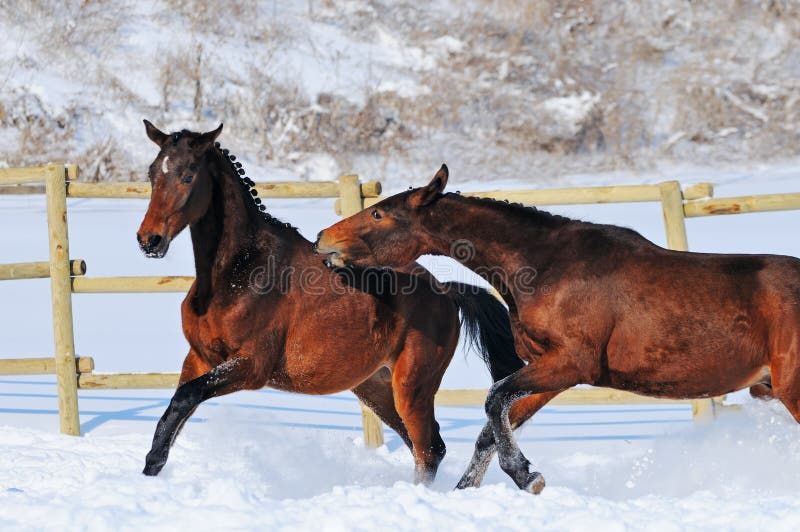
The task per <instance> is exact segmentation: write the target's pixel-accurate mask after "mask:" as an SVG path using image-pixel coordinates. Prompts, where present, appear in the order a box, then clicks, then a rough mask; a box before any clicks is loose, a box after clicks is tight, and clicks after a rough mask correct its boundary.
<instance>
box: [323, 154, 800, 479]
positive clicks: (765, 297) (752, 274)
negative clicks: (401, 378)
mask: <svg viewBox="0 0 800 532" xmlns="http://www.w3.org/2000/svg"><path fill="white" fill-rule="evenodd" d="M447 179H448V171H447V167H446V166H444V165H443V166H442V168H441V169H440V170H439V172H437V174H436V175H435V177H434V178H433V180H432V181H431V182H430V184H428V185H427V186H425V187H422V188H417V189H413V190H410V191H407V192H404V193H401V194H397V195H395V196H392V197H390V198H388V199H385V200H383V201H381V202H380V203H378V204H376V205H375V206H374V207H373V208H371V209H369V210H366V211H363V212H361V213H359V214H356V215H354V216H352V217H350V218H347V219H345V220H342V221H341V222H339V223H337V224H335V225H333V226H332V227H330V228H328V229H325V230H324V231H322V232H321V233H320V234H319V237H318V240H317V250H318V252H319V253H322V254H326V255H328V256H329V259H328V260H329V263H330V264H334V265H343V264H360V265H376V264H377V265H385V266H391V267H398V266H401V265H404V264H408V263H409V262H411V261H413V260H415V259H416V258H417V257H418V256H420V255H422V254H438V255H451V256H453V257H454V258H456V259H460V260H461V262H462V263H463V264H464V265H465V266H467V267H468V268H470V269H472V270H474V271H475V272H477V273H478V274H480V275H482V276H483V277H484V278H486V280H487V281H489V282H490V283H491V284H492V285H494V287H495V288H496V289H497V290H498V291H499V292H500V294H501V295H502V296H503V298H504V299H505V301H506V302H507V303H508V305H509V311H510V314H511V323H512V329H513V331H514V342H515V345H516V351H517V354H518V355H519V356H520V357H521V358H523V359H524V360H525V361H527V365H526V366H525V367H524V368H522V369H520V370H519V371H517V372H516V373H514V374H513V375H511V376H509V377H507V378H505V379H503V380H502V381H499V382H497V383H495V384H494V386H492V388H491V390H490V391H489V396H488V398H487V400H486V413H487V416H488V423H487V425H486V427H484V429H483V431H482V432H481V434H480V436H479V437H478V441H477V443H476V445H475V453H474V455H473V458H472V461H471V463H470V464H469V467H468V468H467V471H466V472H465V473H464V476H463V477H462V479H461V481H460V482H459V484H458V487H460V488H464V487H470V486H478V485H480V482H481V480H482V479H483V475H484V473H485V471H486V467H487V466H488V464H489V461H490V460H491V458H492V455H493V454H494V451H495V448H496V450H497V452H498V454H499V459H500V467H501V468H502V469H503V470H504V471H505V472H506V473H508V474H509V476H511V478H512V479H514V482H515V483H516V484H517V485H518V486H519V487H520V488H522V489H525V490H529V491H531V492H533V493H538V492H539V491H541V490H542V488H543V487H544V478H543V477H542V475H541V474H539V473H537V472H531V471H530V470H529V466H530V462H529V461H528V460H527V459H526V458H525V456H524V455H523V454H522V452H521V451H520V449H519V447H518V446H517V444H516V443H515V442H514V439H513V434H512V430H513V429H514V428H516V427H518V426H519V425H521V424H522V423H523V422H525V421H526V420H527V419H528V418H530V417H531V416H532V415H533V414H534V413H535V412H536V411H537V410H539V409H540V408H541V407H542V406H544V405H545V404H546V403H547V402H548V401H549V400H550V399H552V398H553V397H555V396H556V395H558V394H559V393H560V392H562V391H563V390H566V389H568V388H571V387H572V386H575V385H577V384H591V385H595V386H605V387H610V388H616V389H619V390H628V391H631V392H635V393H639V394H643V395H650V396H656V397H664V398H673V399H689V398H701V397H713V396H717V395H722V394H725V393H728V392H732V391H734V390H738V389H741V388H745V387H748V386H750V387H751V393H752V394H753V395H761V396H764V395H770V396H773V395H774V397H777V398H778V399H780V400H781V401H782V402H783V404H784V405H786V408H788V409H789V411H790V412H791V414H792V415H793V416H794V418H795V419H796V420H797V421H798V422H800V260H798V259H796V258H794V257H786V256H778V255H722V254H709V253H688V252H680V251H671V250H668V249H664V248H661V247H659V246H657V245H655V244H653V243H651V242H650V241H648V240H647V239H645V238H644V237H642V236H641V235H640V234H639V233H637V232H635V231H633V230H631V229H625V228H622V227H617V226H613V225H598V224H593V223H587V222H582V221H578V220H572V219H569V218H565V217H562V216H554V215H551V214H548V213H546V212H542V211H539V210H536V209H535V208H527V207H523V206H521V205H515V204H507V203H504V202H499V201H494V200H488V199H478V198H468V197H462V196H460V195H458V194H450V193H448V194H443V193H442V191H443V189H444V187H445V185H446V184H447ZM465 248H466V249H467V251H466V252H465V251H464V250H465ZM533 269H535V270H534V273H535V275H531V270H533ZM523 274H524V275H523Z"/></svg>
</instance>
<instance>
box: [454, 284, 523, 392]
mask: <svg viewBox="0 0 800 532" xmlns="http://www.w3.org/2000/svg"><path fill="white" fill-rule="evenodd" d="M442 284H444V285H445V287H446V293H447V294H448V295H449V296H450V297H452V298H453V301H454V302H455V304H456V306H458V310H460V311H461V324H462V325H463V326H464V328H465V330H466V334H467V341H468V343H470V344H471V345H472V346H474V347H475V348H476V349H477V350H478V353H479V354H480V356H481V358H482V359H483V361H484V362H486V365H487V366H488V368H489V373H491V375H492V380H493V381H494V382H497V381H499V380H500V379H504V378H506V377H508V376H509V375H511V374H512V373H515V372H516V371H518V370H519V369H520V368H522V367H523V366H524V365H525V363H524V362H523V361H522V360H521V359H520V358H519V357H518V356H517V350H516V349H515V348H514V337H513V335H512V333H511V322H510V321H509V319H508V310H506V307H505V306H504V305H503V304H502V303H501V302H500V301H499V300H498V299H497V298H496V297H494V296H493V295H492V294H491V293H489V291H488V290H485V289H483V288H480V287H479V286H474V285H470V284H465V283H458V282H454V281H451V282H447V283H442Z"/></svg>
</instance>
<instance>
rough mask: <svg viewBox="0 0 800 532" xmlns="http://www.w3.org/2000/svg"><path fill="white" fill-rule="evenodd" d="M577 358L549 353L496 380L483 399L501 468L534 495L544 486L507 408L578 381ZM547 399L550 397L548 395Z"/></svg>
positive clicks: (560, 389) (565, 387) (556, 391)
mask: <svg viewBox="0 0 800 532" xmlns="http://www.w3.org/2000/svg"><path fill="white" fill-rule="evenodd" d="M577 366H578V364H576V359H575V358H572V357H569V356H564V355H563V354H561V353H557V352H550V353H547V354H545V355H543V356H542V357H541V358H540V359H538V360H536V361H534V362H531V363H530V364H528V365H527V366H525V367H524V368H522V369H520V370H519V371H517V372H516V373H514V374H512V375H510V376H508V377H506V378H505V379H503V380H501V381H498V382H496V383H495V384H494V385H493V386H492V388H491V389H490V390H489V395H488V397H487V398H486V415H487V417H488V418H489V424H490V425H491V428H492V432H493V433H494V441H495V445H496V446H497V455H498V458H499V460H500V468H501V469H502V470H503V471H505V472H506V473H507V474H508V476H510V477H511V478H512V479H513V480H514V483H515V484H516V485H517V486H518V487H519V488H520V489H523V490H526V491H529V492H531V493H534V494H538V493H540V492H541V491H542V490H543V489H544V484H545V483H544V477H543V476H542V474H541V473H538V472H535V471H534V472H531V471H530V465H531V463H530V462H529V461H528V459H527V458H525V455H524V454H522V451H521V450H520V448H519V446H518V445H517V442H516V441H514V434H513V429H514V427H513V426H512V424H511V421H510V419H509V415H508V413H509V410H510V409H511V407H512V405H513V404H514V402H515V401H517V400H519V399H523V398H526V397H528V396H531V395H534V394H547V395H550V394H551V393H553V394H554V395H555V394H557V393H558V392H560V391H562V390H565V389H567V388H571V387H572V386H574V385H576V384H580V382H581V378H580V374H579V372H578V371H577ZM548 400H549V397H548Z"/></svg>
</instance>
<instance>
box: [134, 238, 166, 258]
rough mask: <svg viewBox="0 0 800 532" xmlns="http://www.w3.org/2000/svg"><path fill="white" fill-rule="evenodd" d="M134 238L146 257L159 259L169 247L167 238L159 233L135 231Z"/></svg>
mask: <svg viewBox="0 0 800 532" xmlns="http://www.w3.org/2000/svg"><path fill="white" fill-rule="evenodd" d="M136 240H137V242H139V248H141V250H142V251H143V252H144V254H145V256H146V257H150V258H154V259H160V258H162V257H163V256H164V255H166V254H167V249H169V240H168V239H167V238H165V237H163V236H161V235H142V234H141V233H136Z"/></svg>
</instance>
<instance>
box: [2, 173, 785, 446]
mask: <svg viewBox="0 0 800 532" xmlns="http://www.w3.org/2000/svg"><path fill="white" fill-rule="evenodd" d="M77 172H78V169H77V167H75V166H72V165H67V166H64V165H48V166H45V167H36V168H11V169H0V185H15V187H8V186H6V187H5V188H6V190H8V189H12V190H14V191H17V192H23V193H30V192H37V191H41V190H40V189H39V188H37V187H36V186H35V184H36V183H41V182H44V183H45V192H46V194H47V218H48V233H49V242H50V260H49V262H46V263H45V262H37V263H21V264H5V265H0V280H3V279H29V278H35V277H50V279H51V287H52V289H51V293H52V307H53V327H54V338H55V356H54V357H52V358H33V359H0V374H36V373H40V374H47V373H55V374H56V375H57V380H58V397H59V417H60V422H61V431H62V432H64V433H66V434H79V433H80V425H79V422H78V413H79V411H78V402H77V389H78V388H90V389H98V388H103V389H123V388H124V389H131V388H174V387H175V386H176V384H177V381H178V373H117V374H98V373H94V372H93V371H94V361H93V360H92V359H91V358H88V357H81V358H76V357H75V348H74V339H73V318H72V302H71V296H72V293H132V292H138V293H142V292H186V291H187V290H188V288H189V286H190V285H191V283H192V281H193V280H194V279H193V278H192V277H179V276H157V277H85V275H84V274H85V273H86V263H85V262H84V261H82V260H79V259H75V260H71V261H70V260H69V241H68V237H67V219H66V212H67V211H66V199H67V197H73V198H149V197H150V186H149V185H148V184H142V183H81V182H77V181H75V179H76V178H77V175H78V173H77ZM32 185H33V186H32ZM256 188H257V189H258V191H259V194H260V195H261V196H265V197H273V198H314V197H315V198H337V200H336V204H335V208H336V211H337V214H341V215H343V216H349V215H351V214H354V213H356V212H358V211H360V210H361V209H362V208H365V207H369V206H371V205H374V204H375V203H377V202H378V201H380V199H381V198H380V197H379V195H380V192H381V186H380V183H379V182H376V181H370V182H366V183H360V182H359V180H358V177H357V176H354V175H350V176H343V177H340V178H339V179H338V181H330V182H321V183H294V182H292V183H258V184H257V185H256ZM465 195H470V196H480V197H490V198H495V199H507V200H509V201H515V202H520V203H524V204H529V205H537V206H544V205H576V204H602V203H628V202H656V201H657V202H660V203H661V205H662V210H663V215H664V223H665V230H666V236H667V245H668V247H669V248H671V249H676V250H688V239H687V236H686V226H685V223H684V220H685V218H686V217H694V216H710V215H720V214H739V213H745V212H765V211H776V210H789V209H800V193H795V194H770V195H760V196H747V197H739V198H722V199H712V196H713V186H712V185H711V184H708V183H702V184H699V185H694V186H691V187H688V188H686V189H683V190H682V189H681V187H680V184H679V183H678V182H677V181H667V182H664V183H659V184H655V185H635V186H615V187H582V188H565V189H552V190H516V191H487V192H473V193H468V194H465ZM486 393H487V392H486V390H440V391H439V392H438V394H437V396H436V404H437V405H439V406H482V405H483V403H484V401H485V399H486ZM651 403H658V404H669V403H681V404H689V403H691V404H692V409H693V414H694V416H695V419H698V420H708V419H710V418H713V416H714V412H715V409H717V408H719V406H720V404H721V403H720V401H719V399H702V400H693V401H670V400H663V399H655V398H651V397H645V396H641V395H636V394H632V393H629V392H622V391H618V390H612V389H605V388H573V389H571V390H567V391H566V392H564V393H562V394H560V395H559V396H558V397H556V398H555V399H554V400H553V401H552V404H554V405H584V404H651ZM362 418H363V425H364V440H365V443H366V444H367V445H369V446H379V445H381V444H382V443H383V427H382V425H381V422H380V420H379V419H378V418H377V417H376V416H375V415H374V414H373V413H372V412H371V411H369V410H368V409H367V408H365V407H363V406H362Z"/></svg>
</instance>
